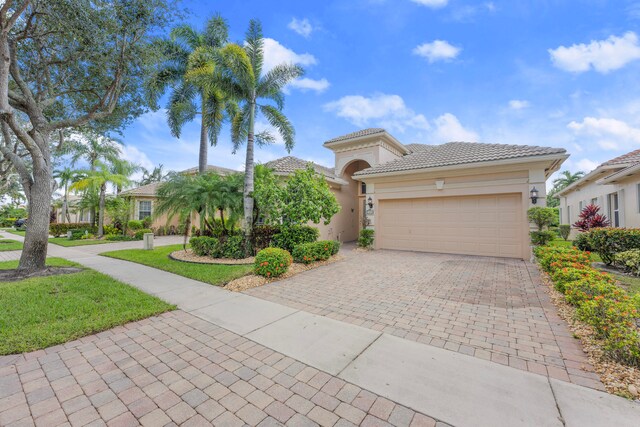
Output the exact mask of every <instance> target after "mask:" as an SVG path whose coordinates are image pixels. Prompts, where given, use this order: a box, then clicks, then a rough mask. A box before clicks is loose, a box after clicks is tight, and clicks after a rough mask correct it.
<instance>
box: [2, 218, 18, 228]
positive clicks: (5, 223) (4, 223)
mask: <svg viewBox="0 0 640 427" xmlns="http://www.w3.org/2000/svg"><path fill="white" fill-rule="evenodd" d="M17 219H18V218H13V217H9V218H2V219H0V227H3V228H6V227H13V223H14V222H16V220H17Z"/></svg>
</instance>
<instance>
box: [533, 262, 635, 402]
mask: <svg viewBox="0 0 640 427" xmlns="http://www.w3.org/2000/svg"><path fill="white" fill-rule="evenodd" d="M542 278H543V282H544V283H545V285H546V288H547V289H546V291H547V293H548V294H549V296H550V298H551V301H552V302H553V303H554V304H555V306H556V308H557V309H558V314H559V315H560V317H561V318H562V319H564V320H565V321H566V322H567V323H568V325H569V330H570V331H571V332H573V334H574V336H576V337H577V338H579V339H580V341H581V342H582V348H583V349H584V351H585V352H586V353H587V357H588V358H589V361H590V362H591V364H592V365H593V367H594V369H595V371H596V373H597V374H598V375H599V376H600V381H602V384H604V387H605V389H606V390H607V391H608V392H609V393H611V394H616V395H618V396H623V397H626V398H630V399H638V398H639V397H640V369H639V368H634V367H632V366H628V365H624V364H622V363H619V362H616V361H614V360H611V359H610V358H609V357H608V356H607V354H606V353H605V352H604V350H603V346H604V343H603V342H602V340H600V339H598V337H597V336H596V334H595V331H594V330H593V328H592V327H591V326H589V325H587V324H585V323H584V322H582V321H580V320H579V319H578V317H577V315H576V308H575V307H574V306H572V305H571V304H569V303H568V302H567V301H566V300H565V297H564V295H562V294H561V293H560V292H558V291H557V290H556V289H555V288H554V287H553V283H551V279H550V278H549V276H548V275H547V274H546V273H544V272H542Z"/></svg>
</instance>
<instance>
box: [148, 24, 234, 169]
mask: <svg viewBox="0 0 640 427" xmlns="http://www.w3.org/2000/svg"><path fill="white" fill-rule="evenodd" d="M228 33H229V30H228V26H227V23H226V21H225V20H224V19H223V18H222V17H220V16H215V17H213V18H211V19H209V21H208V22H207V24H206V26H205V29H204V31H203V32H201V33H200V32H198V31H197V30H195V29H194V28H193V27H191V26H189V25H181V26H178V27H176V28H174V29H173V30H172V31H171V34H170V39H168V40H161V41H159V42H158V44H159V49H160V50H161V51H162V52H163V54H164V56H165V60H164V61H163V62H162V63H161V64H160V65H159V66H158V68H157V70H156V73H155V74H154V75H152V76H151V78H150V79H149V82H148V83H147V84H148V86H147V89H148V90H149V93H150V94H151V96H152V98H159V97H160V96H161V95H162V94H163V93H164V92H165V91H166V89H167V88H169V87H170V88H171V89H172V92H171V95H170V98H169V105H168V108H167V121H168V124H169V128H170V129H171V133H172V134H173V136H175V137H176V138H179V137H180V133H181V131H182V127H183V126H184V125H185V123H187V122H190V121H192V120H193V119H194V118H195V117H196V116H197V115H200V116H201V118H202V120H201V123H200V152H199V156H198V171H199V173H200V174H204V173H206V171H207V151H208V149H209V140H210V141H211V145H213V146H215V145H216V143H217V140H218V135H219V134H220V129H221V126H222V122H223V119H224V111H225V109H226V108H227V107H228V106H229V104H228V100H227V98H226V97H225V96H224V92H221V91H220V90H219V89H217V88H216V85H215V82H214V81H213V79H214V76H215V69H216V65H215V60H214V58H215V57H216V55H217V53H218V51H219V50H220V49H221V48H222V47H223V46H224V45H225V44H226V43H227V40H228V36H229V34H228Z"/></svg>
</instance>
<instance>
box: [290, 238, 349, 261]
mask: <svg viewBox="0 0 640 427" xmlns="http://www.w3.org/2000/svg"><path fill="white" fill-rule="evenodd" d="M339 250H340V242H336V241H335V240H320V241H319V242H313V243H303V244H301V245H298V246H296V247H295V248H294V249H293V252H292V253H291V255H293V260H294V261H295V262H301V263H304V264H310V263H312V262H315V261H324V260H327V259H329V257H331V255H335V254H337V253H338V251H339Z"/></svg>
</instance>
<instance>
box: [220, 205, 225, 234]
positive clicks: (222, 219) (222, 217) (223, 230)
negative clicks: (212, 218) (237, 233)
mask: <svg viewBox="0 0 640 427" xmlns="http://www.w3.org/2000/svg"><path fill="white" fill-rule="evenodd" d="M220 225H221V226H222V234H224V235H225V236H226V235H227V227H225V225H224V209H223V208H220Z"/></svg>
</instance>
